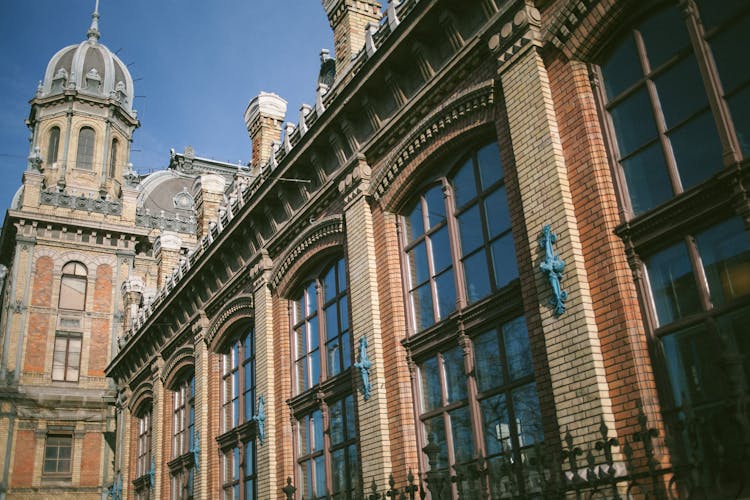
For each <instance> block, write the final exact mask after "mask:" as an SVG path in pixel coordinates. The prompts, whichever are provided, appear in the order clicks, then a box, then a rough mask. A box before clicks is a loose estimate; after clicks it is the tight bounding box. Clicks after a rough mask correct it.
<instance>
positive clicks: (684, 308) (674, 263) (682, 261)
mask: <svg viewBox="0 0 750 500" xmlns="http://www.w3.org/2000/svg"><path fill="white" fill-rule="evenodd" d="M646 269H647V270H648V279H649V283H650V284H651V293H652V294H653V296H654V305H655V306H656V315H657V317H658V319H659V325H666V324H668V323H671V322H672V321H674V320H676V319H679V318H681V317H683V316H685V315H688V314H692V313H695V312H698V311H700V308H701V306H700V300H699V298H698V288H697V287H696V284H695V278H694V276H693V268H692V266H691V265H690V259H689V258H688V253H687V248H686V247H685V244H684V243H678V244H677V245H674V246H671V247H669V248H667V249H666V250H662V251H661V252H658V253H656V254H654V255H652V256H651V257H650V258H648V259H647V260H646Z"/></svg>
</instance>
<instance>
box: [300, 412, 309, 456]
mask: <svg viewBox="0 0 750 500" xmlns="http://www.w3.org/2000/svg"><path fill="white" fill-rule="evenodd" d="M309 425H310V416H309V415H308V416H305V417H302V420H300V422H299V425H298V426H297V427H298V429H299V448H300V449H299V454H300V455H309V454H310V432H309V428H308V426H309Z"/></svg>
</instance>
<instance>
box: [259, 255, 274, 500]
mask: <svg viewBox="0 0 750 500" xmlns="http://www.w3.org/2000/svg"><path fill="white" fill-rule="evenodd" d="M271 265H272V263H271V259H270V258H268V256H264V257H263V259H262V262H261V263H260V266H259V268H258V271H257V272H258V275H257V277H256V279H255V281H254V283H253V303H254V306H255V307H254V309H255V373H256V380H255V389H256V393H257V398H260V397H261V396H263V399H264V400H265V405H264V406H265V414H266V419H265V421H264V432H265V437H264V439H263V443H262V444H261V442H260V439H256V440H255V447H256V459H257V468H258V477H260V478H263V480H261V481H258V498H275V497H277V496H278V494H279V489H280V488H281V483H278V484H277V480H276V465H277V464H276V461H277V459H276V431H277V430H276V398H275V395H276V391H275V387H276V371H275V369H274V366H273V349H274V331H273V324H274V322H273V307H272V306H273V304H272V298H271V289H270V288H269V280H270V269H271ZM257 405H258V402H257V400H256V401H255V403H254V408H255V409H256V411H257Z"/></svg>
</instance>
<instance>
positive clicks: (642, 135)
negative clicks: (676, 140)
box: [610, 87, 657, 157]
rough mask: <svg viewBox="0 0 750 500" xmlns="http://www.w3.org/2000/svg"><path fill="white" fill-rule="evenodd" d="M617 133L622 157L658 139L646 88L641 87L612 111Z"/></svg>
mask: <svg viewBox="0 0 750 500" xmlns="http://www.w3.org/2000/svg"><path fill="white" fill-rule="evenodd" d="M610 113H611V115H612V122H613V123H614V126H615V132H616V133H617V143H618V146H619V148H620V157H624V156H627V155H628V154H629V153H630V152H631V151H633V150H634V149H636V148H638V147H640V146H643V145H644V144H646V143H647V142H649V141H650V140H653V139H654V138H655V137H656V134H657V132H656V123H655V122H654V114H653V111H652V109H651V100H650V99H649V98H648V94H647V93H646V88H645V87H641V88H640V89H639V90H638V91H636V92H635V93H633V94H632V95H630V96H629V97H628V98H627V99H625V100H624V101H622V102H620V103H619V104H618V105H617V106H615V107H614V108H612V109H611V110H610Z"/></svg>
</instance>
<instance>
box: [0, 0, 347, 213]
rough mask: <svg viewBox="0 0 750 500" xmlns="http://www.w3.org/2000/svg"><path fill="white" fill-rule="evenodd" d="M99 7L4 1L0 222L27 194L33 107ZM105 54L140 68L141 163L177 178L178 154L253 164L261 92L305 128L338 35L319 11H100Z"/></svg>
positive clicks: (182, 2) (179, 7) (217, 5)
mask: <svg viewBox="0 0 750 500" xmlns="http://www.w3.org/2000/svg"><path fill="white" fill-rule="evenodd" d="M93 9H94V0H0V61H2V71H0V173H1V174H2V182H0V217H3V216H4V214H5V210H6V209H7V208H8V207H9V205H10V201H11V198H12V197H13V194H14V193H15V191H16V190H17V189H18V187H19V186H20V185H21V175H22V173H23V170H24V168H25V166H26V157H27V156H28V151H29V149H28V148H29V142H28V138H29V131H28V129H27V128H26V126H25V124H24V120H25V119H26V118H28V116H29V109H30V108H29V104H28V101H29V99H30V98H31V97H32V96H33V95H34V92H35V90H36V86H37V82H38V81H39V80H40V79H42V78H43V76H44V71H45V68H46V66H47V62H48V61H49V59H50V58H51V57H52V56H53V55H54V54H55V52H57V51H58V50H59V49H61V48H63V47H65V46H67V45H72V44H77V43H79V42H81V41H83V40H84V39H85V38H86V31H87V30H88V27H89V25H90V23H91V12H92V11H93ZM99 12H100V16H101V17H100V20H99V30H100V32H101V39H100V42H102V43H103V44H105V45H106V46H107V47H109V49H110V50H112V51H114V52H118V56H119V57H120V59H122V60H123V62H125V63H126V64H129V65H130V72H131V74H132V75H133V78H134V79H136V81H135V93H136V96H140V97H136V99H135V102H134V107H135V108H136V109H137V110H138V118H139V119H140V121H141V127H140V128H139V129H138V130H136V132H135V136H134V141H133V150H132V154H131V161H132V163H133V165H134V166H135V169H136V170H137V171H139V172H142V173H145V172H148V171H150V170H154V169H159V168H164V167H166V165H167V163H168V160H169V149H170V148H174V149H175V150H176V151H178V152H181V151H183V150H184V148H185V147H186V146H188V145H191V146H193V147H194V148H195V151H196V154H197V155H198V156H203V157H208V158H215V159H217V160H222V161H229V162H237V161H242V162H247V161H248V160H249V159H250V140H249V138H248V136H247V130H246V129H245V125H244V121H243V113H244V111H245V107H246V106H247V103H248V102H249V100H250V99H251V98H252V97H253V96H255V95H257V94H258V92H260V91H261V90H263V91H267V92H275V93H277V94H279V95H280V96H281V97H283V98H284V99H286V100H287V101H288V106H287V119H288V120H289V121H294V122H296V121H297V117H298V114H299V107H300V105H301V104H302V103H303V102H306V103H314V98H315V86H316V79H317V73H318V69H319V64H320V59H319V54H320V49H321V48H328V49H330V50H331V52H333V34H332V32H331V29H330V27H329V25H328V20H327V19H326V16H325V12H324V10H323V6H322V2H321V1H320V0H216V1H211V0H100V6H99Z"/></svg>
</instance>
